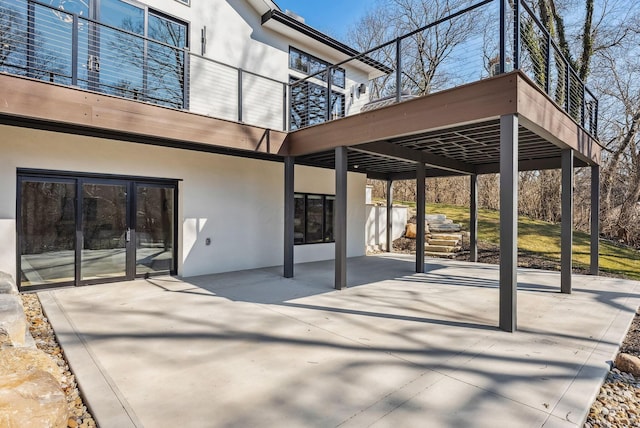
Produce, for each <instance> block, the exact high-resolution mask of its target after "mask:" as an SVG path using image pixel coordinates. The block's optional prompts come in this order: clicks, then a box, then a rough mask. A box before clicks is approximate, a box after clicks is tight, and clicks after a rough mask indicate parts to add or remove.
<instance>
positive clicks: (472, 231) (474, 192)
mask: <svg viewBox="0 0 640 428" xmlns="http://www.w3.org/2000/svg"><path fill="white" fill-rule="evenodd" d="M469 180H470V184H471V194H470V201H469V261H471V262H477V261H478V176H477V175H476V174H472V175H471V176H469Z"/></svg>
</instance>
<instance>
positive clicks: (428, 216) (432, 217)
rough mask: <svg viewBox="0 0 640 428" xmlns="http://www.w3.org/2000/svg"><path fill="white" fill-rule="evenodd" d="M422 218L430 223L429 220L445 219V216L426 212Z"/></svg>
mask: <svg viewBox="0 0 640 428" xmlns="http://www.w3.org/2000/svg"><path fill="white" fill-rule="evenodd" d="M424 218H425V220H426V221H427V223H431V222H438V221H445V220H446V219H447V216H446V215H444V214H426V215H425V216H424Z"/></svg>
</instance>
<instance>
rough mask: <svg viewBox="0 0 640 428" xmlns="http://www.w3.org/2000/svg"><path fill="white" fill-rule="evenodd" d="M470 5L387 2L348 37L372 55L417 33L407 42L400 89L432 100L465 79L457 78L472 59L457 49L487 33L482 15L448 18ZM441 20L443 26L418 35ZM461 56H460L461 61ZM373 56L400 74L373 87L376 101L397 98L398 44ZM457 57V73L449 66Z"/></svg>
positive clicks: (432, 0)
mask: <svg viewBox="0 0 640 428" xmlns="http://www.w3.org/2000/svg"><path fill="white" fill-rule="evenodd" d="M470 4H472V1H470V0H386V1H383V2H381V3H379V4H378V5H377V7H375V8H374V9H372V10H371V11H369V12H368V13H367V14H366V15H365V17H364V18H363V20H362V22H361V24H360V25H358V26H357V29H354V30H352V31H351V32H350V33H349V34H348V36H347V37H348V39H349V41H350V43H351V44H352V45H354V46H355V47H357V48H358V49H359V50H360V51H368V50H369V49H371V48H373V47H375V46H379V45H381V44H383V43H385V42H387V41H391V40H393V39H395V38H397V37H401V36H404V35H406V34H409V33H412V32H415V33H414V34H412V35H411V36H410V37H407V38H403V40H402V42H401V47H400V49H401V50H400V57H401V67H400V68H401V73H402V75H401V85H402V86H401V88H400V90H401V91H402V92H404V93H410V94H413V95H426V94H429V93H431V92H434V91H436V90H440V89H444V88H445V87H446V86H447V85H450V84H451V82H453V81H454V80H456V78H458V77H459V76H457V75H456V73H457V72H459V71H460V64H461V63H464V61H465V60H466V58H464V57H462V56H460V55H461V54H460V53H457V52H456V48H457V47H459V46H461V45H462V44H463V43H464V42H468V41H469V40H471V39H472V36H473V35H474V34H476V35H479V36H480V35H481V33H482V20H479V19H477V18H478V16H479V15H478V12H474V13H467V14H463V15H461V16H458V17H454V18H450V19H446V18H447V17H448V16H449V15H451V14H453V13H454V12H456V11H458V10H460V9H462V8H464V7H466V6H469V5H470ZM440 20H442V22H440V23H439V24H438V25H433V26H430V27H429V28H426V29H424V30H422V31H416V30H419V29H421V28H423V27H426V26H429V24H433V23H436V22H438V21H440ZM456 55H458V56H459V57H458V58H455V57H456ZM369 56H370V57H371V58H373V59H375V60H377V61H379V62H381V63H383V64H385V65H387V66H388V67H390V68H391V69H393V70H396V71H395V73H389V74H386V75H384V76H381V77H379V78H378V79H376V80H374V81H373V82H372V94H373V97H372V98H382V97H385V96H389V95H392V94H395V93H396V90H397V88H396V87H397V84H396V82H397V75H396V73H397V69H398V67H397V65H398V64H397V60H396V45H395V43H392V44H389V45H386V46H384V47H383V48H381V49H378V50H376V51H374V52H371V54H370V55H369ZM454 58H455V59H458V60H459V61H460V62H459V63H458V67H457V68H456V67H446V66H444V63H445V62H446V61H447V60H451V59H454ZM458 80H459V79H458Z"/></svg>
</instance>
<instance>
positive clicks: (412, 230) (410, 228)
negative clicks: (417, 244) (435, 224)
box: [404, 223, 418, 239]
mask: <svg viewBox="0 0 640 428" xmlns="http://www.w3.org/2000/svg"><path fill="white" fill-rule="evenodd" d="M417 235H418V226H417V225H416V224H415V223H407V230H406V231H405V232H404V236H405V237H407V238H410V239H416V236H417Z"/></svg>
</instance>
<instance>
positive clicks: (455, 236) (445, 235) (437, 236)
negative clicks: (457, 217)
mask: <svg viewBox="0 0 640 428" xmlns="http://www.w3.org/2000/svg"><path fill="white" fill-rule="evenodd" d="M431 239H446V240H450V241H460V240H462V233H432V234H431Z"/></svg>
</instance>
